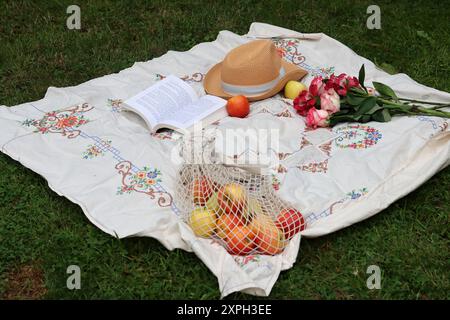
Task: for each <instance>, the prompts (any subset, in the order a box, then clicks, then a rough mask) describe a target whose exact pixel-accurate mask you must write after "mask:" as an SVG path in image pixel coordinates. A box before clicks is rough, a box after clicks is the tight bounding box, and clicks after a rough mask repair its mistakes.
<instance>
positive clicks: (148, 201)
mask: <svg viewBox="0 0 450 320" xmlns="http://www.w3.org/2000/svg"><path fill="white" fill-rule="evenodd" d="M280 34H283V35H286V34H292V35H295V34H296V32H294V31H292V30H287V29H283V28H279V27H276V26H271V25H268V24H262V23H253V24H252V25H251V26H250V30H249V32H248V34H247V35H246V36H240V35H237V34H234V33H232V32H229V31H221V32H220V33H219V35H218V37H217V39H216V40H215V41H213V42H209V43H201V44H199V45H196V46H195V47H194V48H192V49H191V50H189V51H187V52H175V51H169V52H167V53H166V54H165V55H163V56H162V57H160V58H156V59H153V60H150V61H147V62H138V63H135V64H134V65H133V66H132V67H131V68H128V69H125V70H123V71H121V72H119V73H117V74H112V75H108V76H104V77H101V78H97V79H94V80H91V81H88V82H86V83H83V84H80V85H78V86H74V87H67V88H54V87H50V88H49V89H48V91H47V93H46V95H45V97H44V98H43V99H41V100H38V101H35V102H30V103H24V104H21V105H17V106H13V107H6V106H2V107H0V146H1V151H2V152H4V153H5V154H7V155H9V156H10V157H12V158H13V159H16V160H17V161H19V162H20V163H21V164H23V165H24V166H26V167H28V168H30V169H31V170H33V171H35V172H37V173H38V174H40V175H42V176H43V177H44V178H45V179H46V180H47V181H48V184H49V187H50V188H51V189H52V190H54V191H55V192H57V193H58V194H59V195H63V196H65V197H67V198H68V199H70V200H71V201H73V202H74V203H77V204H78V205H79V206H80V207H81V208H82V210H83V212H84V213H85V215H86V216H87V218H88V219H89V220H90V221H91V222H92V223H93V224H95V225H96V226H97V227H99V228H100V229H101V230H103V231H104V232H107V233H109V234H111V235H113V236H116V237H119V238H124V237H131V236H148V237H154V238H156V239H158V240H159V241H160V242H161V243H162V244H163V245H164V246H165V247H166V248H168V249H170V250H171V249H174V248H181V249H184V250H187V251H192V252H194V253H195V254H196V255H197V256H198V257H199V258H200V259H201V260H202V261H203V263H205V264H206V265H207V266H208V268H209V269H210V270H211V271H212V272H213V273H214V274H215V275H216V276H217V278H218V282H219V288H220V291H221V293H222V296H226V295H228V294H230V293H232V292H235V291H244V292H247V293H250V294H255V295H269V293H270V290H271V288H272V286H273V285H274V283H275V281H276V279H277V278H278V275H279V273H280V271H282V270H285V269H289V268H291V267H292V265H293V264H294V262H295V260H296V257H297V253H298V249H299V245H300V235H297V236H296V237H294V238H293V240H292V241H291V242H290V244H289V246H288V247H287V249H286V250H285V251H284V252H283V254H281V255H278V256H273V257H272V256H265V255H253V256H248V257H234V256H231V255H229V254H228V253H227V252H226V251H225V250H224V249H223V248H222V247H221V246H220V245H218V244H217V243H215V242H214V241H212V240H208V239H201V238H197V237H195V236H194V234H193V233H192V231H191V230H190V229H189V227H187V226H186V225H185V224H184V223H183V222H182V221H181V219H180V218H179V215H180V212H179V210H178V209H177V207H176V205H175V203H174V199H173V192H174V190H175V185H174V184H175V181H176V174H177V169H178V164H176V163H173V162H172V161H171V159H172V153H173V152H177V151H176V150H177V145H178V142H179V141H180V139H181V137H180V136H179V135H178V134H175V133H171V132H163V133H158V134H150V133H149V130H148V129H147V127H146V126H145V123H144V122H143V121H142V120H141V119H140V118H139V117H138V116H136V115H135V114H133V113H130V112H125V111H124V110H123V108H122V101H124V100H125V99H127V98H129V97H131V96H133V95H135V94H136V93H138V92H139V91H141V90H143V89H145V88H147V87H148V86H150V85H152V84H153V83H155V82H157V81H159V80H160V79H162V78H164V77H165V76H167V75H169V74H174V75H176V76H179V77H180V78H182V79H183V80H184V81H186V82H187V83H189V84H190V85H191V86H192V87H193V88H194V89H195V90H196V92H197V93H198V94H199V95H202V94H204V90H203V87H202V80H203V77H204V74H205V73H206V72H207V71H208V69H209V68H210V67H211V66H213V65H214V64H215V63H217V62H218V61H220V60H221V59H223V57H224V56H225V54H226V53H227V52H228V51H229V50H230V49H232V48H234V47H236V46H238V45H241V44H243V43H245V42H247V41H250V40H251V37H252V36H276V35H280ZM273 41H274V42H275V45H276V46H277V47H278V48H279V51H280V53H281V54H282V56H283V58H284V59H287V60H288V61H291V62H293V63H295V64H297V65H299V66H301V67H303V68H305V69H306V70H307V71H308V72H309V75H308V76H307V77H306V78H305V79H304V81H305V82H306V83H309V81H311V79H312V77H313V76H316V75H322V76H326V75H329V74H331V73H333V72H335V73H337V74H339V73H341V72H345V73H347V74H351V75H354V74H357V73H358V70H359V68H360V67H361V65H362V64H363V63H364V64H365V67H366V84H370V83H371V82H372V81H380V82H383V83H386V84H388V85H389V86H391V87H392V88H394V90H396V92H398V94H399V96H403V97H409V98H416V99H422V100H427V99H429V100H430V101H437V102H440V101H441V102H448V101H450V94H448V93H445V92H440V91H437V90H435V89H432V88H428V87H425V86H423V85H421V84H418V83H417V82H415V81H414V80H412V79H411V78H409V77H408V76H407V75H405V74H396V75H388V74H387V73H385V72H383V71H381V70H379V69H377V68H376V66H375V65H374V64H373V63H372V62H370V61H369V60H367V59H365V58H363V57H360V56H358V55H357V54H356V53H354V52H353V51H352V50H351V49H349V48H348V47H346V46H345V45H343V44H341V43H339V42H338V41H336V40H334V39H332V38H330V37H328V36H327V35H325V34H320V39H318V40H299V39H295V38H292V39H278V40H277V39H274V40H273ZM215 126H216V128H217V129H218V130H222V129H227V128H232V129H233V128H234V129H236V128H259V129H264V128H266V129H277V130H278V132H279V137H280V143H279V149H278V150H277V152H276V154H275V155H274V156H275V157H277V160H278V161H277V162H276V166H272V167H271V168H270V170H271V171H270V172H271V176H272V182H273V188H274V189H275V190H276V192H277V194H278V195H279V196H280V197H282V198H283V199H284V200H286V201H288V202H290V203H292V204H293V205H294V206H295V207H296V208H298V209H299V210H300V211H302V213H303V214H304V215H305V218H306V220H307V222H308V227H307V229H306V230H304V231H303V232H302V234H301V236H308V237H317V236H322V235H325V234H328V233H331V232H333V231H336V230H339V229H341V228H344V227H347V226H349V225H351V224H353V223H356V222H358V221H361V220H363V219H366V218H368V217H370V216H372V215H374V214H376V213H377V212H380V211H381V210H383V209H384V208H386V207H387V206H388V205H389V204H391V203H392V202H393V201H395V200H396V199H398V198H400V197H402V196H404V195H406V194H407V193H409V192H411V191H412V190H414V189H415V188H417V187H418V186H419V185H420V184H422V183H423V182H425V181H426V180H427V179H429V178H430V177H431V176H432V175H433V174H435V173H436V172H437V171H439V170H440V169H442V168H443V167H445V166H446V165H448V163H449V159H450V134H449V132H450V131H449V129H448V122H447V121H446V120H444V119H440V118H434V117H397V118H394V119H393V120H392V121H391V122H390V123H373V122H370V123H366V124H340V125H338V126H335V127H334V128H332V129H318V130H308V129H307V128H306V127H305V122H304V119H303V118H302V117H300V116H298V115H297V114H296V113H295V112H294V111H293V108H292V107H291V101H290V100H286V99H283V97H282V96H280V95H277V96H275V97H273V98H271V99H267V100H263V101H259V102H255V103H253V104H252V107H251V113H250V115H249V117H248V118H246V119H236V118H225V119H223V120H221V121H220V122H219V123H216V124H215ZM248 151H249V150H241V151H239V152H237V153H235V154H227V155H226V156H228V157H232V158H235V159H236V158H239V157H241V156H243V155H245V154H246V152H248Z"/></svg>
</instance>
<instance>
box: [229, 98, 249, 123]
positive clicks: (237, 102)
mask: <svg viewBox="0 0 450 320" xmlns="http://www.w3.org/2000/svg"><path fill="white" fill-rule="evenodd" d="M227 111H228V115H229V116H230V117H238V118H245V117H246V116H247V115H248V114H249V113H250V104H249V102H248V99H247V98H246V97H245V96H242V95H241V96H234V97H232V98H230V99H228V102H227Z"/></svg>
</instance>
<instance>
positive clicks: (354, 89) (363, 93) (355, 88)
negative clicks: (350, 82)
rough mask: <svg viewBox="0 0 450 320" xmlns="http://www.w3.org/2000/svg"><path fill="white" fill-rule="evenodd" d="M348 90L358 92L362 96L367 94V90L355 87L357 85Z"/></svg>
mask: <svg viewBox="0 0 450 320" xmlns="http://www.w3.org/2000/svg"><path fill="white" fill-rule="evenodd" d="M350 92H354V93H358V94H360V95H363V96H367V92H365V91H364V90H363V89H361V88H357V87H352V88H350Z"/></svg>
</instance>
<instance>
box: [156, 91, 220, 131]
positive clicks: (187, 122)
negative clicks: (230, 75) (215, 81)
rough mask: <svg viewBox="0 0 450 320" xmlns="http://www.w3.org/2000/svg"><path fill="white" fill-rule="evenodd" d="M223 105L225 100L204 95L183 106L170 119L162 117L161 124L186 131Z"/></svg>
mask: <svg viewBox="0 0 450 320" xmlns="http://www.w3.org/2000/svg"><path fill="white" fill-rule="evenodd" d="M225 104H226V100H224V99H222V98H219V97H215V96H211V95H205V96H203V97H201V98H200V99H198V100H197V101H195V102H193V103H191V104H187V105H185V107H184V108H182V109H180V110H179V112H177V113H176V114H172V115H171V116H170V117H168V116H164V119H163V120H162V124H168V125H171V126H176V127H179V128H182V129H187V128H189V127H191V126H192V125H194V124H195V123H196V122H199V121H201V120H203V119H204V118H206V117H208V116H209V115H211V114H213V113H215V112H216V111H217V110H219V109H222V108H223V107H224V106H225Z"/></svg>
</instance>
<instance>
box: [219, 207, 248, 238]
mask: <svg viewBox="0 0 450 320" xmlns="http://www.w3.org/2000/svg"><path fill="white" fill-rule="evenodd" d="M243 225H244V222H243V221H242V220H241V218H239V217H238V216H235V215H233V214H226V213H224V214H222V215H221V216H220V217H219V219H217V221H216V235H217V236H218V237H219V238H222V239H223V240H225V239H227V237H228V235H229V233H230V232H231V230H233V229H234V228H236V227H241V226H243Z"/></svg>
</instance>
